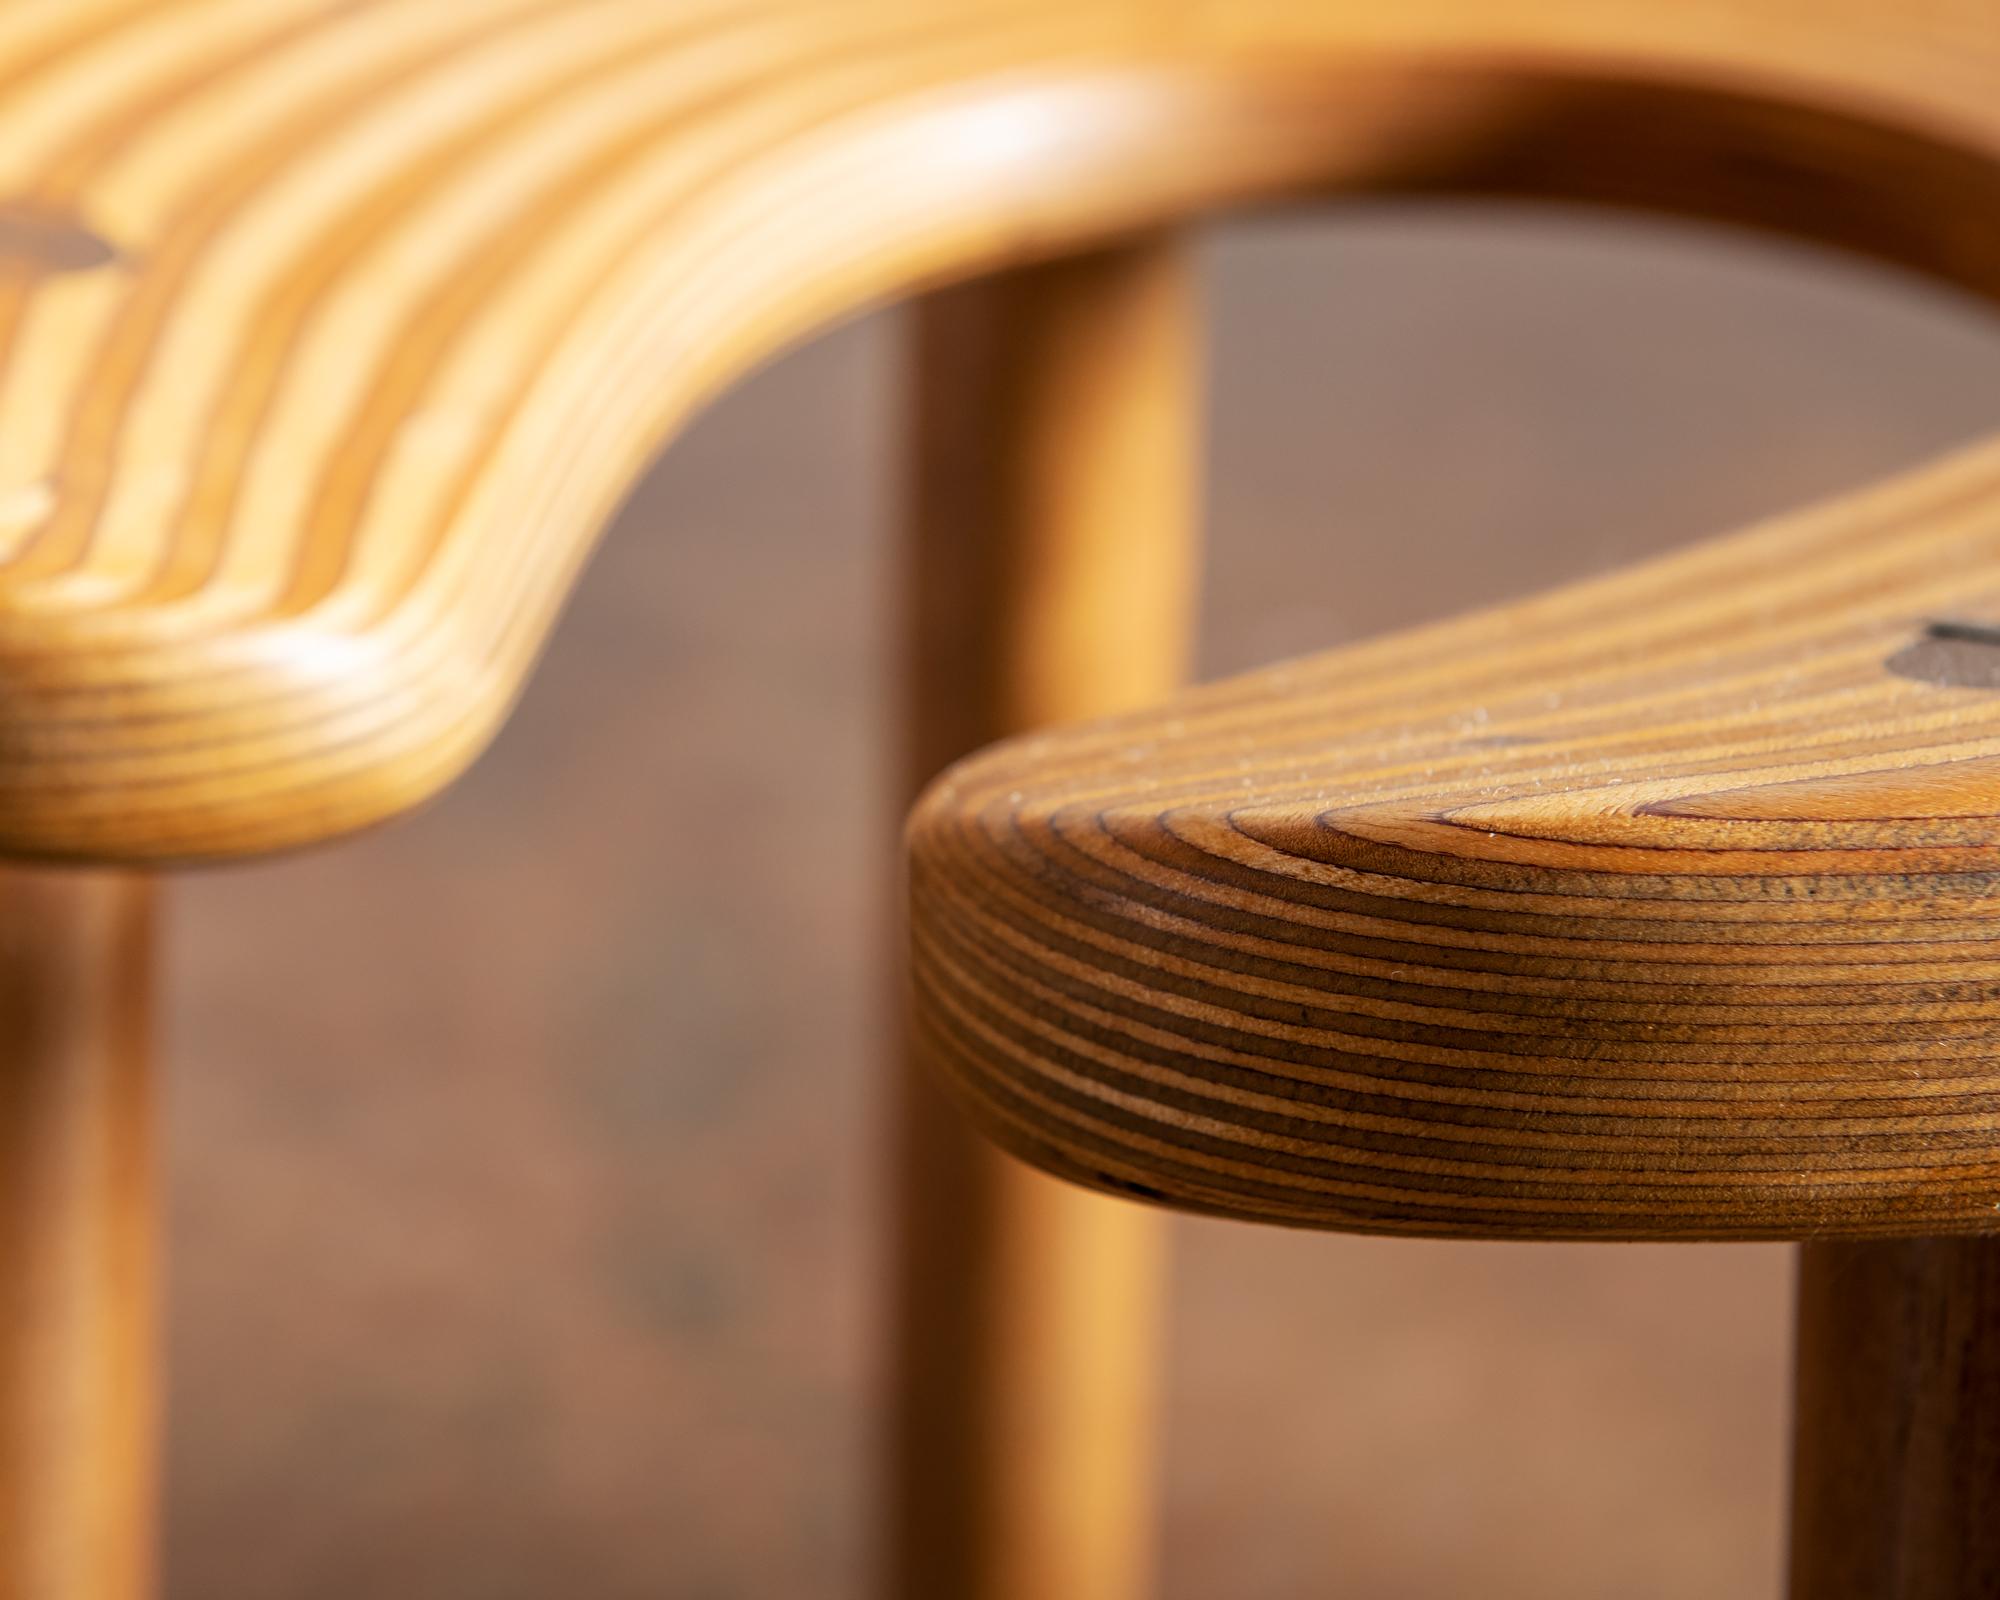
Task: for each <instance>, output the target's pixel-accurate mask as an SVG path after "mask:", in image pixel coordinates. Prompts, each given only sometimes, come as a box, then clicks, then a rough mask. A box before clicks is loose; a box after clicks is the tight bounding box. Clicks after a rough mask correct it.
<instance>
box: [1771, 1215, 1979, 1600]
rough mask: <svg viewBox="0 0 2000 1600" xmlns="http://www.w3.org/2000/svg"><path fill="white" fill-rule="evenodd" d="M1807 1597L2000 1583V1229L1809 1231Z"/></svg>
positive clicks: (1888, 1596)
mask: <svg viewBox="0 0 2000 1600" xmlns="http://www.w3.org/2000/svg"><path fill="white" fill-rule="evenodd" d="M1798 1360H1799V1372H1798V1419H1797V1427H1796V1430H1795V1432H1794V1455H1793V1461H1792V1583H1791V1590H1792V1595H1793V1596H1794V1600H1990V1597H1992V1596H1994V1595H2000V1238H1988V1239H1897V1240H1885V1241H1882V1242H1879V1243H1878V1242H1868V1243H1856V1244H1816V1245H1807V1246H1806V1247H1805V1249H1804V1251H1803V1252H1802V1256H1801V1260H1800V1266H1799V1337H1798Z"/></svg>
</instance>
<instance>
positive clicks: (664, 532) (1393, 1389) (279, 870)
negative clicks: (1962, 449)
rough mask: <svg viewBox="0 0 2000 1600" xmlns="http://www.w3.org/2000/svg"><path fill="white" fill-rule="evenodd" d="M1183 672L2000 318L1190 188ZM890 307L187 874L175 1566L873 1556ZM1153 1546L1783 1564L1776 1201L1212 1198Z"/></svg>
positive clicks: (598, 1593)
mask: <svg viewBox="0 0 2000 1600" xmlns="http://www.w3.org/2000/svg"><path fill="white" fill-rule="evenodd" d="M1203 249H1204V257H1205V260H1206V262H1207V266H1208V271H1209V279H1210V286H1211V297H1212V304H1213V322H1212V329H1213V333H1212V337H1213V341H1214V349H1213V358H1212V360H1213V376H1214V385H1213V412H1212V418H1211V462H1210V469H1211V483H1210V491H1209V501H1210V524H1209V525H1210V547H1209V556H1208V569H1209V571H1208V589H1207V601H1206V606H1207V614H1206V622H1205V627H1204V631H1203V635H1202V645H1201V651H1200V666H1201V671H1202V673H1203V674H1204V675H1214V674H1219V673H1226V672H1230V671H1234V670H1236V669H1239V668H1243V667H1248V666H1252V665H1256V664H1259V663H1262V662H1264V661H1266V660H1269V659H1272V658H1275V657H1278V656H1282V655H1287V654H1293V653H1297V652H1301V651H1305V650H1311V649H1318V648H1322V647H1324V646H1327V645H1330V644H1335V643H1338V642H1341V641H1344V640H1348V639H1353V638H1358V637H1360V636H1362V635H1365V634H1368V633H1372V632H1376V631H1378V630H1382V629H1387V628H1394V627H1399V626H1402V625H1405V624H1408V623H1412V622H1416V621H1420V620H1423V619H1426V618H1430V617H1433V616H1438V615H1443V614H1446V613H1450V612H1453V611H1458V610H1462V609H1464V608H1467V607H1469V606H1473V605H1478V604H1482V603H1485V602H1488V601H1492V600H1497V599H1500V598H1503V597H1505V596H1508V595H1513V594H1519V593H1522V592H1526V591H1530V590H1533V589H1536V588H1538V587H1541V586H1544V585H1546V584H1549V583H1552V582H1555V581H1558V580H1561V579H1563V578H1567V577H1571V576H1576V575H1580V574H1583V573H1586V572H1592V571H1597V570H1600V569H1603V568H1605V567H1608V566H1611V565H1613V564H1616V563H1618V562H1621V561H1625V560H1627V559H1630V558H1633V557H1636V556H1640V555H1643V554H1645V553H1647V552H1649V551H1654V550H1659V549H1663V548H1666V547H1668V546H1671V545H1674V544H1677V543H1681V542H1685V541H1687V540H1689V539H1692V538H1696V537H1699V536H1701V535H1703V534H1707V533H1711V532H1716V531H1719V530H1722V529H1724V528H1727V527H1728V526H1730V525H1731V524H1735V523H1738V522H1741V521H1744V520H1746V519H1749V518H1753V517H1756V516H1760V515H1763V514H1766V513H1769V512H1772V511H1776V510H1779V509H1782V508H1784V507H1787V506H1789V505H1793V504H1795V503H1798V502H1800V501H1802V500H1807V499H1810V498H1812V497H1815V496H1818V495H1822V494H1826V493H1830V492H1832V491H1835V490H1838V489H1841V488H1844V487H1846V486H1849V485H1852V484H1855V483H1858V482H1861V481H1864V480H1866V479H1869V478H1871V477H1874V476H1877V475H1879V474H1881V473H1884V472H1887V471H1891V470H1894V469H1895V468H1898V467H1900V466H1904V465H1908V464H1912V463H1915V462H1917V461H1919V460H1921V459H1923V458H1924V457H1926V456H1928V455H1930V454H1932V453H1934V452H1936V451H1938V450H1940V449H1942V448H1946V447H1949V446H1950V445H1952V444H1954V443H1956V442H1958V441H1961V440H1963V439H1966V438H1968V437H1969V436H1971V435H1972V434H1974V433H1975V432H1977V431H1979V430H1981V429H1987V428H1991V427H1992V426H1993V425H1994V424H1995V423H1996V421H2000V329H1996V327H1995V326H1993V325H1992V323H1991V320H1990V318H1988V317H1986V316H1984V315H1982V314H1979V313H1976V312H1975V311H1974V310H1973V308H1971V306H1970V305H1969V304H1968V303H1965V302H1962V301H1959V300H1955V299H1953V298H1951V297H1949V296H1947V295H1945V294H1943V293H1941V292H1939V291H1935V290H1931V289H1928V288H1926V287H1924V286H1921V285H1918V284H1915V283H1913V282H1910V281H1908V280H1905V279H1902V278H1899V277H1896V276H1893V275H1891V274H1888V273H1886V272H1882V271H1878V270H1876V269H1874V268H1872V267H1867V266H1864V265H1860V264H1856V263H1852V262H1848V261H1845V260H1835V259H1830V258H1827V257H1824V256H1821V255H1818V254H1814V253H1811V252H1807V251H1803V250H1798V249H1792V248H1788V247H1781V246H1776V245H1771V244H1766V243H1764V242H1761V241H1750V240H1745V239H1743V238H1740V237H1737V236H1733V235H1721V234H1714V233H1707V232H1698V231H1694V230H1691V229H1684V228H1679V227H1672V226H1668V225H1664V224H1653V223H1640V222H1636V221H1628V220H1623V219H1618V218H1608V217H1601V216H1596V215H1588V214H1581V213H1573V212H1567V211H1560V210H1550V209H1536V210H1525V209H1510V208H1499V207H1478V208H1466V207H1459V208H1444V207H1438V206H1430V207H1406V206H1395V207H1384V206H1364V207H1352V208H1345V209H1343V210H1341V211H1340V212H1338V213H1337V214H1336V213H1324V214H1321V215H1319V216H1315V217H1310V218H1288V219H1285V220H1272V219H1258V220H1249V221H1243V222H1237V223H1232V224H1230V225H1228V226H1226V227H1224V228H1222V229H1221V230H1219V231H1218V232H1217V233H1215V234H1214V235H1213V236H1212V237H1210V238H1209V239H1208V241H1207V242H1206V243H1205V245H1204V247H1203ZM900 337H901V326H900V323H899V321H898V319H897V318H896V317H895V316H894V315H893V314H889V315H882V316H877V317H873V318H870V319H867V320H865V321H862V322H860V323H858V324H855V325H853V326H850V327H848V328H846V329H843V330H841V331H839V332H837V333H835V334H833V335H831V336H829V337H826V338H823V339H821V340H820V341H818V342H817V343H815V344H813V345H812V346H810V347H808V348H806V349H803V350H800V351H798V352H797V353H795V354H793V355H791V356H790V357H788V358H786V359H785V360H784V361H782V362H780V363H779V364H777V365H776V366H774V367H772V368H771V369H769V370H768V371H766V372H764V373H763V374H761V375H760V376H758V377H756V378H755V379H753V380H752V381H750V382H749V383H747V384H745V385H743V386H742V387H740V388H739V389H738V390H737V391H736V392H735V393H734V394H732V395H731V396H730V397H728V398H727V399H725V400H724V401H723V402H722V403H721V404H720V405H718V406H717V407H715V408H714V409H713V410H712V411H711V412H710V413H709V414H708V415H707V416H706V417H705V418H704V419H703V420H702V421H701V422H700V423H699V424H698V425H697V426H696V427H695V428H694V429H693V430H692V431H691V432H690V433H688V434H687V435H685V436H684V437H683V438H681V439H680V440H679V441H678V442H676V443H675V444H674V445H673V447H672V448H671V450H670V451H668V453H667V454H666V456H665V457H664V458H663V459H662V460H661V461H660V462H659V463H658V465H657V467H656V469H655V470H654V471H653V473H652V474H651V476H650V477H649V478H648V479H647V480H646V481H645V482H644V483H643V484H642V485H641V486H640V488H639V489H638V490H637V492H636V493H635V494H634V496H633V498H632V501H631V503H630V505H629V506H628V507H627V509H626V511H625V513H624V515H623V516H622V517H621V518H620V520H619V523H618V525H617V527H616V528H615V529H614V530H613V531H612V533H611V535H610V537H609V539H608V540H607V542H606V544H605V546H604V548H603V551H602V553H601V555H600V556H599V557H598V559H597V561H596V562H595V564H594V566H593V567H592V569H591V570H590V572H589V573H588V575H587V576H586V578H585V580H584V583H583V586H582V589H581V591H580V593H579V594H578V596H577V598H576V601H575V603H574V605H573V606H572V608H571V612H570V615H569V617H568V619H567V622H566V624H565V625H564V626H563V628H562V629H561V630H560V632H559V633H558V635H557V638H556V641H555V645H554V648H553V650H552V651H551V653H550V655H549V657H548V659H547V661H546V663H545V665H544V666H543V668H542V670H541V672H540V674H539V676H538V677H537V678H536V679H535V681H534V684H533V686H532V688H531V690H530V692H529V694H528V697H527V699H526V702H525V703H524V704H523V705H522V707H521V708H520V710H519V712H518V714H517V715H516V716H515V718H514V720H513V723H512V724H511V726H510V727H509V728H508V730H507V731H506V732H505V734H504V735H503V736H502V737H501V739H500V742H499V744H498V746H497V747H496V748H495V749H494V750H493V752H492V753H491V754H490V755H489V756H488V757H487V758H486V760H485V761H484V762H483V763H482V764H481V765H480V766H479V768H478V769H477V770H476V771H475V772H474V773H473V774H472V776H471V777H470V778H469V779H468V780H467V781H465V782H464V783H462V784H461V785H459V786H458V787H457V788H456V789H455V790H453V791H452V792H451V793H450V794H449V795H448V796H446V798H445V799H444V800H443V801H442V802H441V803H439V804H437V805H435V806H433V807H432V808H431V809H430V810H428V811H427V812H425V813H424V814H422V815H421V816H419V817H417V818H415V819H414V820H412V821H409V822H407V823H404V824H402V825H399V826H396V827H394V828H390V829H387V830H384V831H382V832H379V833H376V834H374V835H371V836H369V837H367V838H364V839H361V840H358V841H354V842H350V843H347V844H344V845H341V846H338V847H336V848H331V849H327V850H324V851H320V852H317V853H312V854H307V855H303V856H299V857H297V858H294V859H290V860H285V861H281V862H277V863H273V864H268V865H260V866H255V867H247V868H237V869H231V870H227V871H222V872H217V873H214V874H211V875H206V876H201V877H198V878H194V879H190V880H187V881H185V882H184V883H182V884H181V885H180V886H178V887H177V888H176V890H175V892H174V894H173V897H172V900H171V903H170V907H169V915H170V918H171V929H170V931H171V939H170V942H169V948H170V950H171V957H170V966H169V970H168V972H167V984H166V994H165V1004H166V1012H167V1017H166V1020H167V1025H168V1042H167V1050H168V1063H167V1065H168V1079H169V1096H170V1137H171V1141H172V1145H171V1182H172V1221H171V1241H170V1248H171V1272H172V1279H173V1289H172V1307H171V1314H170V1326H171V1351H170V1359H171V1361H172V1374H173V1377H172V1393H171V1443H170V1461H169V1471H170V1477H169V1485H170V1490H169V1507H168V1529H167V1546H168V1569H167V1579H168V1581H167V1592H168V1595H169V1596H170V1597H171V1600H281V1597H282V1600H322V1597H324V1600H334V1597H340V1600H351V1597H353V1596H356V1595H409V1596H422V1597H424V1600H513V1597H517V1596H518V1597H523V1600H526V1597H529V1596H533V1597H537V1600H543V1597H547V1596H551V1595H578V1596H591V1597H593V1600H628V1597H639V1596H647V1597H666V1600H739V1597H741V1600H765V1597H777V1596H784V1597H793V1596H812V1597H816V1600H817V1597H824V1600H861V1597H862V1596H864V1595H866V1594H867V1593H868V1591H869V1580H870V1577H871V1574H872V1570H873V1560H874V1553H873V1550H872V1547H871V1546H872V1539H871V1530H872V1523H873V1516H874V1502H873V1489H874V1469H873V1456H874V1452H875V1449H876V1446H877V1442H878V1435H879V1431H880V1426H881V1417H880V1406H879V1403H878V1401H879V1396H880V1395H881V1393H882V1391H883V1384H884V1377H885V1374H884V1372H883V1370H882V1367H881V1365H880V1357H879V1349H880V1341H879V1339H878V1330H879V1328H880V1327H881V1324H882V1316H883V1314H882V1306H881V1299H880V1297H881V1290H882V1287H883V1284H884V1281H885V1270H884V1268H885V1263H884V1260H883V1254H882V1248H881V1236H882V1226H881V1223H882V1216H883V1208H884V1206H885V1205H886V1203H887V1186H886V1183H885V1181H884V1177H885V1174H884V1171H883V1149H884V1138H883V1128H882V1124H881V1116H880V1113H881V1111H882V1108H883V1105H884V1103H885V1087H884V1086H885V1077H884V1074H883V1072H882V1071H881V1068H882V1066H883V1064H884V1062H885V1061H886V1060H887V1059H888V1058H889V1051H888V1047H887V1044H886V1042H885V1041H886V1039H887V1037H888V1030H889V1027H890V1024H891V1021H892V1014H893V1010H894V998H895V988H894V985H893V983H892V982H891V981H890V980H889V979H888V978H887V977H886V976H885V971H886V970H887V969H886V966H885V964H886V963H887V962H889V961H890V960H891V959H892V957H891V950H892V948H893V947H892V937H893V932H892V930H893V918H894V899H895V893H894V886H895V884H896V881H897V862H896V856H895V851H894V838H895V819H894V816H893V811H894V802H895V796H894V791H893V788H892V784H891V772H892V768H893V761H892V751H893V749H894V744H893V722H892V720H891V719H892V716H893V711H894V698H893V688H892V685H893V670H894V664H895V646H896V640H897V637H898V635H897V628H896V622H895V619H894V617H893V615H892V614H891V610H890V602H891V597H892V595H893V593H894V586H893V581H892V580H893V570H892V563H893V559H894V553H895V535H896V520H895V514H896V501H897V486H898V481H899V480H898V465H897V463H898V458H897V440H898V432H899V430H898V407H899V404H900V402H901V394H900V390H899V386H898V382H897V377H898V350H899V339H900ZM1173 1230H1174V1237H1175V1242H1176V1244H1177V1246H1178V1266H1177V1275H1176V1281H1175V1288H1174V1293H1173V1304H1172V1308H1171V1314H1172V1333H1171V1339H1170V1360H1169V1368H1168V1373H1167V1393H1166V1396H1165V1408H1166V1449H1165V1457H1164V1460H1163V1461H1162V1463H1161V1477H1162V1484H1161V1490H1162V1496H1163V1504H1164V1509H1165V1525H1164V1529H1163V1532H1162V1540H1163V1544H1162V1551H1161V1570H1162V1574H1163V1582H1162V1595H1163V1597H1164V1600H1217V1597H1227V1600H1280V1597H1286V1600H1289V1597H1294V1596H1298V1595H1302V1594H1308V1593H1311V1594H1327V1595H1340V1596H1349V1597H1366V1600H1421V1597H1455V1596H1463V1595H1469V1594H1475V1593H1476V1594H1478V1595H1481V1596H1484V1597H1505V1596H1536V1597H1542V1600H1558V1597H1579V1600H1581V1597H1586V1596H1588V1597H1593V1600H1596V1597H1602V1596H1605V1595H1609V1594H1616V1595H1619V1596H1621V1597H1625V1600H1645V1597H1652V1596H1668V1595H1672V1596H1687V1595H1702V1596H1706V1597H1711V1600H1724V1597H1734V1596H1745V1597H1748V1596H1753V1595H1754V1596H1760V1597H1762V1596H1768V1595H1770V1594H1773V1593H1775V1592H1776V1587H1775V1586H1776V1584H1777V1581H1778V1570H1779V1565H1780V1534H1781V1526H1780V1525H1781V1508H1782V1500H1783V1493H1784V1483H1783V1470H1784V1469H1783V1460H1784V1446H1785V1438H1784V1433H1785V1426H1786V1411H1787V1404H1788V1400H1787V1392H1786V1390H1787V1348H1786V1347H1787V1341H1788V1322H1789V1315H1790V1307H1789V1296H1790V1288H1791V1284H1790V1277H1791V1262H1790V1258H1789V1252H1788V1251H1786V1250H1783V1249H1780V1248H1777V1247H1763V1246H1706V1247H1695V1246H1559V1245H1461V1244H1449V1245H1446V1244H1435V1243H1403V1242H1394V1241H1381V1240H1356V1239H1341V1238H1335V1237H1319V1236H1311V1235H1304V1234H1288V1233H1283V1232H1279V1231H1275V1230H1263V1229H1256V1228H1249V1227H1244V1226H1240V1225H1231V1224H1222V1223H1214V1222H1206V1221H1192V1220H1179V1221H1176V1222H1175V1223H1174V1225H1173Z"/></svg>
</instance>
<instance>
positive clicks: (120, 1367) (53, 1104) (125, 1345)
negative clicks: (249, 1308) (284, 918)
mask: <svg viewBox="0 0 2000 1600" xmlns="http://www.w3.org/2000/svg"><path fill="white" fill-rule="evenodd" d="M151 909H152V896H151V884H150V882H149V881H148V880H146V879H144V878H140V877H132V876H123V875H114V874H110V873H84V872H74V873H70V872H52V871H50V872H44V871H28V870H14V869H5V870H0V1600H139V1597H140V1596H142V1595H144V1594H146V1593H148V1592H149V1591H150V1589H151V1585H152V1569H153V1531H154V1530H153V1477H154V1459H153V1452H154V1398H153V1382H152V1367H153V1331H154V1319H153V1217H154V1210H153V1192H152V1189H153V1172H152V1107H151V1096H150V1085H149V1083H148V1081H147V1060H146V1053H147V1012H148V988H149V978H150V969H151Z"/></svg>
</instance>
